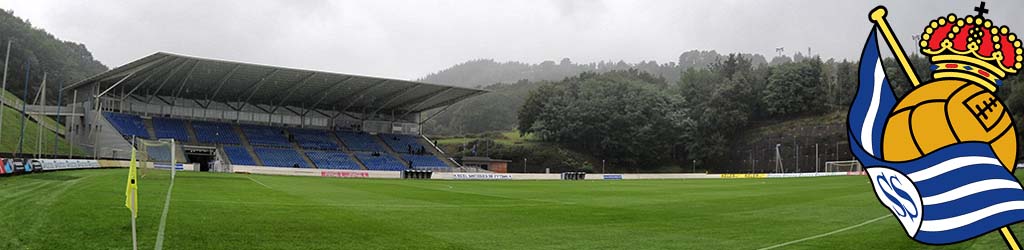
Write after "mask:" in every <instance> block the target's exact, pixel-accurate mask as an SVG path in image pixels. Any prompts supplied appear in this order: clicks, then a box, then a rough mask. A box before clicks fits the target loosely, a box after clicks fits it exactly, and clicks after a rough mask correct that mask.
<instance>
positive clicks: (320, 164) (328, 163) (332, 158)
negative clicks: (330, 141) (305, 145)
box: [306, 151, 362, 170]
mask: <svg viewBox="0 0 1024 250" xmlns="http://www.w3.org/2000/svg"><path fill="white" fill-rule="evenodd" d="M306 156H308V157H309V159H310V160H312V161H313V164H316V167H317V168H322V169H352V170H359V169H362V168H360V167H359V163H356V160H355V159H352V156H350V155H348V154H346V153H343V152H325V151H307V152H306Z"/></svg>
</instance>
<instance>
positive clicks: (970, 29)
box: [920, 5, 1024, 91]
mask: <svg viewBox="0 0 1024 250" xmlns="http://www.w3.org/2000/svg"><path fill="white" fill-rule="evenodd" d="M975 10H977V11H978V15H976V16H967V17H964V18H958V17H957V16H956V15H955V14H949V16H946V17H939V18H938V19H936V20H934V21H932V22H931V23H930V24H929V25H928V27H925V28H924V33H923V34H921V44H920V46H921V52H922V53H924V54H925V55H928V56H930V57H931V61H932V63H933V65H932V67H931V69H932V77H933V78H934V79H936V80H938V79H949V78H954V79H967V80H971V81H973V82H976V83H979V84H981V85H982V86H984V87H985V88H987V89H988V90H990V91H995V90H996V86H1001V85H1002V84H1003V81H1002V79H1005V78H1006V77H1007V75H1008V74H1014V73H1017V72H1018V71H1020V70H1021V63H1022V62H1024V60H1022V58H1021V57H1022V56H1024V53H1022V49H1021V48H1022V47H1021V40H1020V39H1021V38H1020V37H1017V35H1016V34H1013V33H1010V28H1008V27H1006V26H1001V27H1000V26H996V25H995V24H993V23H992V21H991V20H988V19H985V17H984V14H985V13H987V12H988V10H986V9H985V8H984V5H982V6H981V7H979V8H975Z"/></svg>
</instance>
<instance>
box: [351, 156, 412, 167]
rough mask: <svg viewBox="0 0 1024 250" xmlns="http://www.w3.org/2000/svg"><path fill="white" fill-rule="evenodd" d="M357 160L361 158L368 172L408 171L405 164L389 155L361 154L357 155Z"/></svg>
mask: <svg viewBox="0 0 1024 250" xmlns="http://www.w3.org/2000/svg"><path fill="white" fill-rule="evenodd" d="M356 158H359V160H360V161H362V162H363V165H365V166H366V169H368V170H390V171H401V170H405V169H408V168H406V167H405V164H402V162H400V161H398V159H395V158H394V157H391V156H390V155H387V154H381V153H364V152H359V153H356Z"/></svg>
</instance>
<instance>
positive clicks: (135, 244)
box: [129, 188, 139, 250]
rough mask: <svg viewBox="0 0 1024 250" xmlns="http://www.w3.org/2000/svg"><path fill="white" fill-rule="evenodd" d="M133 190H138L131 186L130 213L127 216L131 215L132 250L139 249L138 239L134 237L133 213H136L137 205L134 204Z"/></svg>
mask: <svg viewBox="0 0 1024 250" xmlns="http://www.w3.org/2000/svg"><path fill="white" fill-rule="evenodd" d="M135 192H138V191H136V190H135V189H134V188H133V189H132V213H131V214H130V215H129V216H131V217H132V249H133V250H139V241H138V239H136V238H135V214H136V213H137V212H136V211H135V210H137V209H138V207H137V205H135Z"/></svg>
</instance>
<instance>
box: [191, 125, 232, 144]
mask: <svg viewBox="0 0 1024 250" xmlns="http://www.w3.org/2000/svg"><path fill="white" fill-rule="evenodd" d="M192 128H193V129H194V130H195V132H196V136H197V137H199V138H196V139H197V140H199V142H202V143H222V144H242V140H241V139H239V138H238V135H236V134H235V130H234V129H232V127H231V124H227V123H220V122H204V121H193V122H192Z"/></svg>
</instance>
